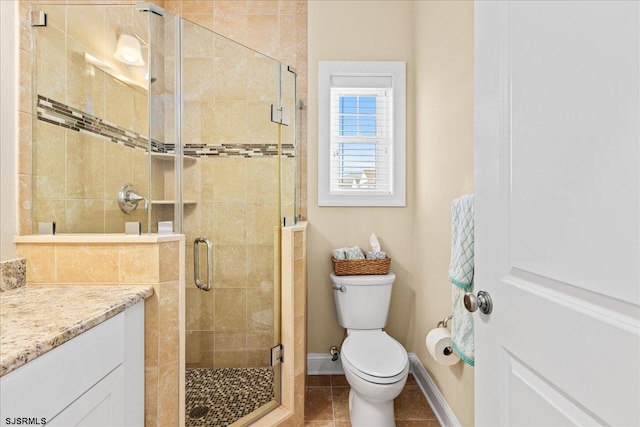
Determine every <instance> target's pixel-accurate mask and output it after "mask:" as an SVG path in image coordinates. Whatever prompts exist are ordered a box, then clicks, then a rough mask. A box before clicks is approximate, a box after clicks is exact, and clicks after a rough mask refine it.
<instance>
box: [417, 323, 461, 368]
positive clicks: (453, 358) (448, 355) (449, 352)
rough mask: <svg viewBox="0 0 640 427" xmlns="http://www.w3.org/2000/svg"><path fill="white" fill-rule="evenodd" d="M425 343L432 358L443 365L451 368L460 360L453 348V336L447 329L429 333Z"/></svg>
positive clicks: (437, 329) (436, 329)
mask: <svg viewBox="0 0 640 427" xmlns="http://www.w3.org/2000/svg"><path fill="white" fill-rule="evenodd" d="M425 343H426V345H427V350H429V353H430V354H431V356H432V357H433V358H434V359H435V360H436V362H438V363H439V364H441V365H445V366H451V365H453V364H456V363H458V361H459V360H460V358H459V357H458V355H457V354H456V353H455V352H454V351H453V349H452V348H451V334H450V333H449V331H448V330H446V329H445V328H435V329H432V330H431V331H429V333H428V334H427V339H426V340H425ZM447 347H448V349H447Z"/></svg>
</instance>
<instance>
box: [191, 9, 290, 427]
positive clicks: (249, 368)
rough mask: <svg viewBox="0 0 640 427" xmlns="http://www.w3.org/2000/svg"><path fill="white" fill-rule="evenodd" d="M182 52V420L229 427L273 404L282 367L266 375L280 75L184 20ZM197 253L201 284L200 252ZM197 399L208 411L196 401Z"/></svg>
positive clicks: (273, 289)
mask: <svg viewBox="0 0 640 427" xmlns="http://www.w3.org/2000/svg"><path fill="white" fill-rule="evenodd" d="M181 45H182V51H181V52H182V55H181V80H180V81H181V85H180V89H181V91H182V92H181V97H180V99H181V105H180V107H181V116H182V120H181V123H180V126H181V132H180V136H181V141H182V142H181V145H182V150H183V159H184V160H183V199H184V203H183V206H184V218H183V226H184V233H185V235H186V240H187V255H186V272H187V273H186V313H187V322H186V323H187V330H186V368H187V369H186V371H187V381H186V384H187V390H186V396H187V402H186V414H187V417H189V416H190V414H191V413H192V411H195V412H194V415H193V416H194V417H196V416H198V415H199V414H198V413H197V412H198V409H197V407H198V406H207V407H208V408H209V411H210V412H209V413H210V416H213V415H214V413H215V409H216V408H220V407H222V408H226V409H225V411H224V413H225V414H226V415H225V417H226V419H225V420H224V421H222V420H220V419H218V422H216V424H218V423H223V424H225V425H226V424H229V423H231V422H234V421H236V420H237V419H240V418H242V417H244V416H246V415H248V414H249V413H251V412H252V411H254V410H256V411H258V412H260V411H261V410H264V406H265V405H266V406H267V407H269V405H271V406H275V405H276V404H277V401H278V400H279V398H280V396H279V379H280V370H279V367H278V368H272V367H270V366H269V365H270V357H269V356H270V352H269V349H270V347H272V346H274V345H275V344H277V343H278V342H279V340H280V328H279V318H280V311H279V300H280V286H279V265H280V263H279V252H280V246H279V218H280V200H279V175H278V173H279V157H278V145H279V141H278V135H279V133H278V132H279V125H277V124H275V123H272V122H271V104H276V105H277V104H278V101H279V83H280V81H279V69H280V64H279V63H278V62H277V61H275V60H273V59H271V58H268V57H266V56H264V55H262V54H259V53H257V52H255V51H252V50H250V49H248V48H246V47H245V46H242V45H240V44H238V43H236V42H234V41H232V40H229V39H227V38H224V37H222V36H220V35H217V34H215V33H213V32H211V31H209V30H207V29H205V28H203V27H200V26H198V25H196V24H194V23H192V22H189V21H186V20H181ZM198 237H204V238H206V239H208V240H209V241H210V242H211V243H212V250H213V259H214V261H213V283H212V289H211V290H209V291H204V290H201V289H199V288H198V287H197V286H196V284H195V283H194V278H193V277H194V255H195V254H194V252H193V242H194V240H195V239H196V238H198ZM197 250H198V251H199V252H198V253H199V259H200V268H199V271H198V272H197V273H196V274H197V275H199V277H200V278H201V280H202V281H204V282H206V278H207V271H206V264H207V263H206V262H205V260H206V259H207V253H206V245H204V244H202V245H199V246H198V249H197ZM243 384H244V385H243ZM247 386H249V387H250V389H246V387H247ZM239 387H240V388H244V389H239ZM203 389H204V390H210V391H211V393H208V395H209V396H211V395H213V394H214V392H215V396H216V401H213V400H207V401H206V402H203V401H202V400H201V398H200V397H201V396H203V393H202V390H203ZM238 396H245V397H246V399H247V401H246V402H242V404H241V403H240V402H238V401H237V399H238ZM226 399H229V400H228V403H225V401H226ZM231 400H233V404H232V403H231ZM261 406H262V407H263V409H259V408H260V407H261ZM243 407H244V410H242V409H238V408H243ZM232 408H235V410H233V409H232ZM205 417H206V416H205ZM198 422H200V423H203V425H208V424H207V421H206V418H205V419H202V418H200V419H199V421H198ZM188 423H189V420H188V419H187V424H188ZM210 424H213V422H211V423H210Z"/></svg>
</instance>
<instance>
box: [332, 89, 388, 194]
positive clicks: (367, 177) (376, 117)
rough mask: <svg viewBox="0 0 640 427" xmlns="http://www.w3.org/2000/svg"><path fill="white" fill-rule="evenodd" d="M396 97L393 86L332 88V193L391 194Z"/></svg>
mask: <svg viewBox="0 0 640 427" xmlns="http://www.w3.org/2000/svg"><path fill="white" fill-rule="evenodd" d="M352 80H354V81H353V82H352V84H358V83H360V82H358V79H352ZM378 83H381V82H378ZM376 86H381V85H380V84H378V85H376ZM392 96H393V90H392V89H391V88H390V87H371V88H363V87H332V88H331V113H330V115H331V141H330V146H331V148H330V149H331V171H330V186H331V189H330V191H331V192H332V193H336V192H351V193H354V194H357V193H361V192H367V193H379V194H390V193H391V189H392V175H391V171H392V158H393V132H392V120H393V119H392V117H393V115H392V111H391V108H392V102H391V100H392Z"/></svg>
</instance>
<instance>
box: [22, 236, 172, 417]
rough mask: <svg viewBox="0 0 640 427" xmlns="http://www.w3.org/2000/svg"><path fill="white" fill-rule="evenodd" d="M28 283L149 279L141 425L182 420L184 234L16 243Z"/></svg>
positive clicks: (135, 281) (129, 282)
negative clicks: (153, 239) (142, 240)
mask: <svg viewBox="0 0 640 427" xmlns="http://www.w3.org/2000/svg"><path fill="white" fill-rule="evenodd" d="M17 251H18V253H19V254H20V256H22V257H24V258H27V259H28V261H29V262H28V263H27V281H28V283H29V285H33V286H37V285H39V284H68V285H82V286H86V285H90V284H95V285H109V284H114V285H116V284H120V285H123V284H131V285H133V284H141V285H142V284H144V285H152V286H153V288H154V294H153V295H152V296H151V297H149V298H148V299H147V300H146V301H145V425H147V426H170V425H179V424H180V419H181V418H180V412H181V410H182V411H184V409H183V406H184V405H183V402H184V395H183V392H182V391H181V390H183V388H182V387H181V384H183V381H184V380H183V379H182V377H183V373H182V374H181V351H180V348H181V344H180V341H181V337H180V335H181V334H180V331H181V330H182V329H183V328H184V325H183V323H182V322H181V319H180V313H181V312H182V310H183V309H181V308H180V307H181V305H182V306H184V293H183V292H181V289H184V286H183V285H181V283H182V282H181V279H180V278H181V277H182V273H183V272H182V271H181V268H180V266H181V265H183V261H182V260H184V239H183V237H181V236H176V238H175V239H174V240H173V241H164V242H155V243H148V242H145V243H98V242H95V243H78V242H75V243H17Z"/></svg>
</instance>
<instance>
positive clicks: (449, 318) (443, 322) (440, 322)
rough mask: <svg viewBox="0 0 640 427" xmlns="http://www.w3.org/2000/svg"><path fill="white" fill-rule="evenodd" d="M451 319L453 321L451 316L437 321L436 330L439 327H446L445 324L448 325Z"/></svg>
mask: <svg viewBox="0 0 640 427" xmlns="http://www.w3.org/2000/svg"><path fill="white" fill-rule="evenodd" d="M451 319H453V316H452V315H451V316H447V317H445V318H444V319H442V320H441V321H439V322H438V325H437V326H436V328H439V327H441V326H442V327H443V328H446V327H447V324H448V323H449V320H451Z"/></svg>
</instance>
